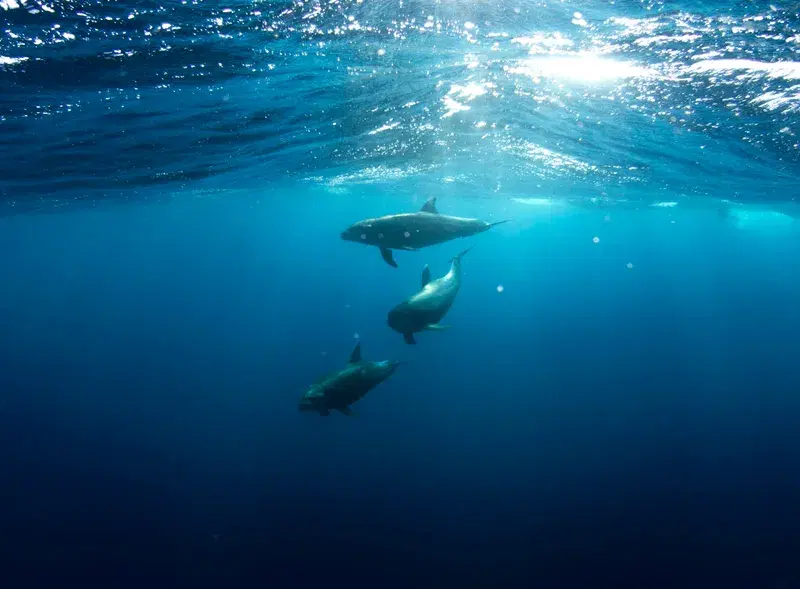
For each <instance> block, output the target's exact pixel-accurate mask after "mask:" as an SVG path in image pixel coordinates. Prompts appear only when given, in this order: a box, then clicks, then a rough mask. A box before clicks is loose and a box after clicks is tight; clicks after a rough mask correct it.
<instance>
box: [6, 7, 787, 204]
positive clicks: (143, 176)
mask: <svg viewBox="0 0 800 589" xmlns="http://www.w3.org/2000/svg"><path fill="white" fill-rule="evenodd" d="M127 4H128V5H129V6H133V4H134V3H127ZM703 6H705V7H706V8H707V9H701V8H702V7H703ZM576 8H579V9H580V10H576ZM795 8H796V7H795V6H794V3H791V2H787V3H785V4H784V5H781V4H780V3H777V2H776V3H774V4H770V3H762V2H747V3H734V4H732V6H731V7H728V6H727V5H725V7H724V8H723V6H722V4H719V6H712V4H711V3H702V4H700V5H696V4H690V3H686V5H685V6H684V7H680V6H678V5H676V4H675V3H667V2H665V1H659V0H648V1H647V2H645V3H644V4H642V3H640V2H633V3H630V2H616V3H611V2H603V3H591V2H588V1H587V2H581V3H580V4H578V3H576V2H571V3H570V2H550V1H546V0H530V1H529V2H512V1H505V0H498V1H497V2H476V1H469V2H467V1H450V0H448V1H446V2H442V1H435V0H430V1H414V2H366V1H358V0H356V1H354V2H345V1H342V0H330V1H326V2H318V1H316V0H313V1H312V0H294V1H292V2H275V3H272V2H255V3H253V2H237V3H233V5H232V6H228V7H221V6H219V5H217V3H203V2H181V3H178V2H170V3H161V4H158V3H156V4H148V3H145V4H143V5H141V6H139V4H136V8H128V9H123V7H121V6H120V5H119V3H105V2H98V1H96V0H94V1H92V0H74V1H72V0H71V1H70V2H56V3H44V2H41V1H39V0H30V1H23V0H0V9H2V10H0V13H2V14H4V19H5V21H4V22H5V24H4V26H3V32H4V34H3V35H0V75H2V76H3V78H4V79H3V83H4V87H8V88H13V89H14V92H8V93H3V96H2V98H0V102H1V103H2V104H1V105H0V106H2V109H0V123H10V124H8V125H7V127H6V131H7V133H8V138H7V141H8V144H9V145H15V146H17V149H15V150H14V151H13V152H10V153H9V154H8V156H7V157H5V158H3V159H2V160H0V177H2V178H3V179H4V182H5V183H6V184H7V185H8V189H7V191H6V193H5V194H6V195H11V194H13V195H15V198H16V199H17V201H19V200H20V196H19V195H20V194H21V192H20V190H21V189H22V188H25V189H26V190H28V191H29V192H32V193H36V194H39V195H43V196H47V197H48V198H50V197H51V196H52V195H55V194H58V196H59V198H65V197H64V196H63V193H61V192H59V191H58V190H54V189H53V185H55V184H57V183H63V184H67V185H70V186H74V187H77V188H81V189H82V188H97V189H98V190H101V191H104V192H108V190H110V189H111V188H113V187H114V186H118V187H126V188H127V187H130V188H134V189H135V188H137V187H140V186H141V185H142V184H147V185H151V184H153V183H165V182H176V181H180V182H186V181H187V180H188V179H195V178H205V177H207V176H215V175H218V174H232V177H233V178H240V177H241V176H242V172H243V171H247V170H252V171H253V173H254V174H257V175H258V178H259V179H263V178H267V177H275V176H278V175H280V176H286V175H289V176H290V177H293V178H297V179H305V180H308V181H311V182H315V183H321V184H323V185H324V186H326V187H327V188H329V189H331V190H332V191H333V190H336V189H340V188H343V187H353V186H357V185H359V184H365V183H370V184H376V183H380V184H384V185H387V186H391V187H392V189H393V190H394V191H395V192H402V191H403V190H407V191H409V192H411V191H417V192H431V191H432V190H434V189H438V190H441V188H442V185H443V183H445V182H455V183H458V185H460V186H464V187H467V186H468V187H469V189H470V190H472V191H473V192H474V194H475V195H485V194H498V195H507V194H513V193H517V194H519V195H520V197H527V198H551V197H559V196H561V197H565V196H568V197H570V198H573V199H574V198H581V199H588V200H591V199H596V198H601V195H610V196H607V197H606V196H602V198H604V199H606V200H613V199H614V198H617V197H619V195H621V194H623V193H624V194H625V197H626V198H628V199H634V200H638V199H645V198H647V199H650V198H656V197H655V196H654V195H655V193H657V192H660V193H661V195H662V198H660V199H658V200H657V202H664V203H671V202H677V201H678V200H682V199H684V198H686V197H691V196H714V193H715V192H717V191H719V192H723V190H721V189H722V188H723V185H724V188H725V189H726V190H727V192H728V193H729V194H731V195H732V196H734V197H736V198H737V199H739V200H747V199H750V200H754V199H759V198H773V199H774V198H776V195H779V196H777V198H780V199H787V198H791V196H792V195H796V194H797V193H798V190H797V189H793V188H797V187H798V180H797V178H798V177H797V174H796V165H797V162H798V153H799V152H800V144H799V143H798V141H797V131H796V124H795V122H796V121H795V117H796V114H797V113H798V112H800V88H799V87H798V80H800V63H799V62H798V60H797V52H798V47H800V22H799V21H798V15H797V11H796V10H795ZM23 12H28V13H31V15H35V18H31V17H30V16H29V15H23V14H21V13H23ZM543 15H544V16H543ZM73 64H75V67H74V68H73V67H72V65H73ZM65 68H67V69H68V70H69V71H71V72H74V75H72V76H70V77H69V79H68V80H65V79H64V77H63V76H62V75H60V72H62V71H64V70H65ZM38 121H41V122H38ZM53 121H55V122H56V123H57V124H56V125H54V124H53V123H52V122H53ZM62 124H64V125H66V126H67V127H68V126H69V125H73V126H74V131H75V132H72V131H71V130H70V129H67V128H63V129H62V127H61V125H62ZM48 128H58V129H59V132H54V133H46V132H44V131H46V129H48ZM39 130H41V131H43V132H41V133H40V132H38V131H39ZM34 132H35V135H36V137H37V141H36V142H30V141H26V140H25V138H26V137H29V136H33V134H34ZM642 141H646V142H647V149H644V150H643V149H637V147H641V143H642ZM176 146H181V147H180V148H176ZM731 146H734V147H735V149H731ZM145 147H146V148H145ZM68 153H75V157H64V154H68ZM119 153H126V154H128V155H126V158H127V159H126V162H125V164H126V165H125V170H126V173H125V174H120V173H119V161H118V157H117V155H115V154H119ZM709 177H713V178H715V179H716V181H715V182H707V181H703V180H704V179H707V178H709ZM781 183H783V184H781ZM777 186H783V189H780V190H778V189H777V188H776V187H777ZM77 192H78V193H79V198H80V199H81V200H83V201H84V202H86V201H87V198H86V192H85V191H83V190H78V191H77ZM462 193H463V192H462ZM531 193H533V194H531ZM576 195H577V197H576ZM0 196H2V195H0ZM665 196H668V198H663V197H665ZM66 198H69V197H66ZM75 199H76V200H77V199H78V196H76V197H75ZM593 202H594V201H593Z"/></svg>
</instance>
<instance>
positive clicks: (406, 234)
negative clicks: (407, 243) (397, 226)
mask: <svg viewBox="0 0 800 589" xmlns="http://www.w3.org/2000/svg"><path fill="white" fill-rule="evenodd" d="M403 236H404V237H405V238H406V239H408V238H409V237H411V234H410V233H409V232H408V231H406V232H405V233H403Z"/></svg>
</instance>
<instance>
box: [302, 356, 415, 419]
mask: <svg viewBox="0 0 800 589" xmlns="http://www.w3.org/2000/svg"><path fill="white" fill-rule="evenodd" d="M400 364H403V362H396V361H390V360H383V361H380V362H375V361H367V360H362V358H361V342H358V343H357V344H356V346H355V348H353V351H352V352H351V354H350V360H349V361H348V362H347V365H346V366H345V367H344V368H341V369H339V370H336V371H334V372H331V373H329V374H326V375H325V376H323V377H322V378H320V379H319V380H318V381H317V382H316V383H314V384H313V385H311V387H310V388H309V389H308V390H307V391H306V392H305V393H304V394H303V396H302V397H301V398H300V404H299V407H298V409H299V410H300V411H305V412H315V413H319V414H320V415H325V416H327V415H330V414H331V411H332V410H336V411H338V412H339V413H342V414H344V415H348V416H352V415H354V413H353V411H352V409H351V408H350V406H351V405H352V404H353V403H355V402H356V401H360V400H361V399H363V398H364V396H365V395H366V394H367V393H368V392H370V391H371V390H372V389H374V388H375V387H376V386H378V385H379V384H381V383H382V382H383V381H385V380H386V379H387V378H389V377H390V376H392V374H394V371H395V370H397V367H398V366H399V365H400Z"/></svg>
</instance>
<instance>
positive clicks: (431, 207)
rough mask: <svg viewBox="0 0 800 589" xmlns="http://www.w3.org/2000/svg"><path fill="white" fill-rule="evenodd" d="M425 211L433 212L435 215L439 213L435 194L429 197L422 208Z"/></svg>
mask: <svg viewBox="0 0 800 589" xmlns="http://www.w3.org/2000/svg"><path fill="white" fill-rule="evenodd" d="M420 211H422V212H423V213H433V214H434V215H438V214H439V211H437V210H436V197H435V196H433V197H431V198H429V199H428V200H427V201H426V202H425V204H424V205H422V208H421V209H420Z"/></svg>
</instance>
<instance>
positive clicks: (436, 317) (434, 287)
mask: <svg viewBox="0 0 800 589" xmlns="http://www.w3.org/2000/svg"><path fill="white" fill-rule="evenodd" d="M471 249H472V246H470V247H468V248H467V249H465V250H464V251H463V252H461V253H460V254H458V255H457V256H456V257H454V258H453V259H452V260H450V271H449V272H448V273H447V274H445V275H444V276H442V277H441V278H437V279H436V280H434V281H431V271H430V269H429V268H428V266H427V265H426V266H425V268H423V270H422V290H420V291H419V292H418V293H417V294H415V295H414V296H412V297H410V298H408V299H407V300H405V301H404V302H402V303H400V304H399V305H397V306H396V307H395V308H394V309H392V310H391V311H389V317H388V321H387V322H388V324H389V327H391V328H392V329H394V330H395V331H396V332H398V333H402V334H403V339H404V340H405V341H406V343H407V344H416V343H417V340H416V339H414V334H415V333H419V332H421V331H424V330H426V329H427V330H432V331H438V330H442V329H447V327H448V326H446V325H439V321H440V320H441V319H442V317H444V316H445V315H446V314H447V312H448V311H449V310H450V307H451V306H452V305H453V301H454V300H455V298H456V295H457V294H458V289H459V288H461V258H462V257H463V256H464V254H466V253H467V252H468V251H469V250H471Z"/></svg>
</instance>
